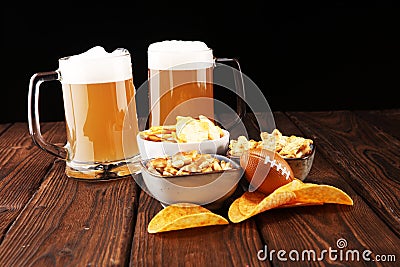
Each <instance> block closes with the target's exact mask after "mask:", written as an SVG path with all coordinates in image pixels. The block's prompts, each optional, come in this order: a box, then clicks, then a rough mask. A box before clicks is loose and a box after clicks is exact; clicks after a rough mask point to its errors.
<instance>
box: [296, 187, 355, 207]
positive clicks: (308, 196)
mask: <svg viewBox="0 0 400 267" xmlns="http://www.w3.org/2000/svg"><path fill="white" fill-rule="evenodd" d="M294 193H295V194H296V201H297V202H302V203H333V204H344V205H353V200H352V199H351V197H350V196H349V195H348V194H346V193H345V192H343V191H342V190H340V189H339V188H336V187H334V186H331V185H317V184H315V185H313V186H308V187H303V188H300V189H297V190H295V191H294Z"/></svg>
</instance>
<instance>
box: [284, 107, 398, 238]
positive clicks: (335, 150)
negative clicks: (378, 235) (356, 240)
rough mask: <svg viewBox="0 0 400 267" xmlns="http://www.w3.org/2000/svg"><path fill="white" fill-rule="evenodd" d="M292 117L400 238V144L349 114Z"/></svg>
mask: <svg viewBox="0 0 400 267" xmlns="http://www.w3.org/2000/svg"><path fill="white" fill-rule="evenodd" d="M289 116H290V118H291V119H292V120H293V121H294V122H295V123H296V125H298V126H299V128H300V129H301V130H302V131H303V132H304V133H306V134H307V135H309V136H315V139H316V142H317V146H318V148H317V149H318V151H319V154H320V155H322V156H323V157H324V158H326V159H327V160H328V161H329V162H330V163H331V164H332V166H333V168H335V169H336V170H337V172H338V173H339V174H340V176H341V177H343V179H345V180H346V182H347V183H348V184H349V185H351V187H352V188H353V190H354V191H355V192H357V194H359V195H360V196H361V197H362V198H363V199H364V200H365V201H366V202H367V203H368V205H369V206H370V207H372V208H373V209H374V211H375V212H376V213H377V214H378V215H379V216H380V217H381V218H382V219H383V220H384V221H385V222H386V223H387V224H388V225H389V227H390V228H391V229H392V230H393V231H394V232H395V233H396V234H397V236H400V204H399V201H398V196H399V195H400V154H399V153H398V151H400V140H398V139H396V138H393V136H392V135H390V134H387V133H386V132H383V131H380V130H379V129H377V128H376V127H374V125H371V123H368V122H366V121H365V120H363V119H360V118H359V117H358V116H357V115H356V114H354V113H352V112H348V111H336V112H308V113H305V112H297V113H289Z"/></svg>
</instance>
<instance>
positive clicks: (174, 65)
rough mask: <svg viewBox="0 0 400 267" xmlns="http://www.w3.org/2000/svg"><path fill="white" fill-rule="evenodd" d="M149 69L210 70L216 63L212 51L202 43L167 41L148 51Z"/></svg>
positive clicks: (150, 46)
mask: <svg viewBox="0 0 400 267" xmlns="http://www.w3.org/2000/svg"><path fill="white" fill-rule="evenodd" d="M147 57H148V68H149V69H152V70H167V69H175V70H185V69H204V68H209V67H211V66H212V65H213V63H214V58H213V54H212V50H211V49H210V48H209V47H208V46H207V45H206V44H205V43H203V42H201V41H181V40H166V41H161V42H156V43H152V44H150V45H149V47H148V49H147Z"/></svg>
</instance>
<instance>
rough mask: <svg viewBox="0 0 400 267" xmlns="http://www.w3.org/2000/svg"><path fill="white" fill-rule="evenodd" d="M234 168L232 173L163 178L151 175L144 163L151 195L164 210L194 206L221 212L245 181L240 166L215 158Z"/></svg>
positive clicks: (144, 171) (143, 162) (145, 177)
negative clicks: (173, 206) (240, 182)
mask: <svg viewBox="0 0 400 267" xmlns="http://www.w3.org/2000/svg"><path fill="white" fill-rule="evenodd" d="M212 156H213V157H215V158H217V159H219V160H225V161H226V162H230V163H231V164H232V167H233V168H232V169H229V170H223V171H214V172H208V173H194V174H190V175H176V176H168V177H165V176H162V175H158V174H156V173H152V172H150V171H149V170H148V169H147V167H146V164H147V162H148V161H149V160H151V159H147V160H142V161H141V165H142V177H143V181H144V183H145V185H146V188H147V189H146V191H147V193H148V194H149V195H151V196H152V197H154V198H155V199H157V200H158V201H160V202H161V204H162V205H163V206H164V207H165V206H168V205H170V204H174V203H194V204H199V205H202V206H205V207H207V208H209V209H218V208H220V207H221V206H222V205H223V202H224V201H225V200H226V199H227V198H229V197H230V196H231V195H232V194H233V193H234V192H235V190H236V188H237V186H238V183H239V180H240V178H241V177H242V174H243V169H242V168H241V167H240V165H239V164H238V163H237V162H235V161H233V160H231V159H229V158H227V157H225V156H222V155H216V154H212Z"/></svg>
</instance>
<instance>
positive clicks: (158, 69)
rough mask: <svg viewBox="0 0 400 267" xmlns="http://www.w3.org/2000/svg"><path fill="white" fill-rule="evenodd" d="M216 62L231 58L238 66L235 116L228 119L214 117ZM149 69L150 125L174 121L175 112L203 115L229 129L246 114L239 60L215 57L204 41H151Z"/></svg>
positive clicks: (234, 75) (173, 122)
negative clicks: (218, 119) (222, 119)
mask: <svg viewBox="0 0 400 267" xmlns="http://www.w3.org/2000/svg"><path fill="white" fill-rule="evenodd" d="M217 62H224V63H226V62H233V63H235V64H236V65H237V66H236V67H237V69H238V70H235V72H233V77H234V79H235V88H234V90H232V91H233V92H234V93H236V103H235V104H236V110H235V116H230V117H231V118H230V119H228V120H230V121H229V122H227V121H224V122H221V121H217V119H216V118H215V109H214V108H215V106H216V101H217V100H216V99H215V94H214V93H215V92H214V89H215V86H214V82H215V81H214V67H215V66H216V63H217ZM148 71H149V73H148V80H149V105H150V107H149V109H150V114H149V126H158V125H173V124H175V123H176V117H177V116H191V117H194V118H195V117H198V116H199V115H204V116H206V117H208V118H210V119H212V120H214V121H216V122H218V123H220V124H221V125H222V126H224V127H225V128H227V129H228V130H229V128H232V127H233V126H234V125H235V124H236V123H238V122H240V120H241V119H242V118H243V116H244V114H245V110H246V104H245V100H244V99H245V93H244V87H243V80H242V74H241V72H240V66H239V63H238V61H237V60H235V59H227V58H216V57H214V56H213V51H212V49H210V48H209V47H208V46H207V45H206V44H205V43H204V42H201V41H180V40H169V41H161V42H156V43H152V44H150V46H149V47H148ZM228 89H230V88H228ZM228 117H229V116H228Z"/></svg>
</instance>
